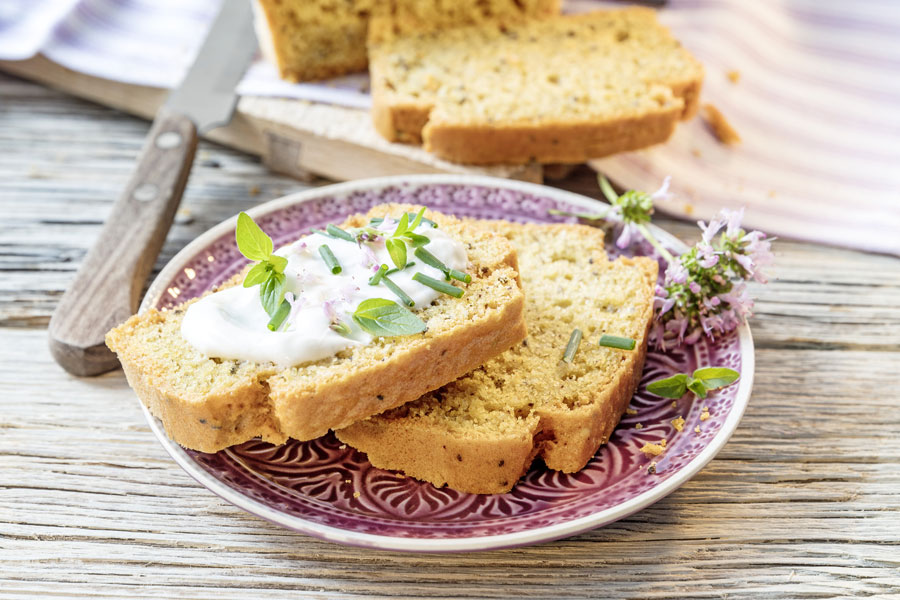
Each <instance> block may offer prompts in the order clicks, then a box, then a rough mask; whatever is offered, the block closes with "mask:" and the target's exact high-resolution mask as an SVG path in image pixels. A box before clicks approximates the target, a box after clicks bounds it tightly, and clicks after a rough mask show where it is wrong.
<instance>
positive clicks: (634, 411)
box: [625, 408, 637, 415]
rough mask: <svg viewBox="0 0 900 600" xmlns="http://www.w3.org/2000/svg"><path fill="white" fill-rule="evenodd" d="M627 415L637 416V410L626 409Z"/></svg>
mask: <svg viewBox="0 0 900 600" xmlns="http://www.w3.org/2000/svg"><path fill="white" fill-rule="evenodd" d="M625 414H626V415H636V414H637V410H635V409H633V408H626V409H625Z"/></svg>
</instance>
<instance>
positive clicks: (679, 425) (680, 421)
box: [672, 415, 684, 431]
mask: <svg viewBox="0 0 900 600" xmlns="http://www.w3.org/2000/svg"><path fill="white" fill-rule="evenodd" d="M672 427H674V428H675V431H681V430H682V429H684V417H682V416H681V415H679V416H678V418H677V419H672Z"/></svg>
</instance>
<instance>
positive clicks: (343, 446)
mask: <svg viewBox="0 0 900 600" xmlns="http://www.w3.org/2000/svg"><path fill="white" fill-rule="evenodd" d="M346 449H347V444H341V445H340V446H338V450H346Z"/></svg>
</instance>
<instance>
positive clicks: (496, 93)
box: [369, 7, 703, 164]
mask: <svg viewBox="0 0 900 600" xmlns="http://www.w3.org/2000/svg"><path fill="white" fill-rule="evenodd" d="M394 24H395V20H394V19H393V18H392V17H390V16H388V17H376V18H373V20H372V23H371V24H370V29H369V40H370V41H369V55H370V66H369V70H370V73H371V79H372V102H373V108H372V111H373V120H374V123H375V128H376V129H377V130H378V131H379V132H380V133H381V135H383V136H384V137H385V138H387V139H389V140H391V141H403V142H410V143H419V142H424V144H425V148H426V149H427V150H430V151H432V152H434V153H435V154H437V155H438V156H440V157H441V158H444V159H446V160H450V161H454V162H461V163H471V164H511V163H517V164H518V163H527V162H529V161H538V162H563V163H573V162H583V161H584V160H586V159H589V158H597V157H602V156H606V155H609V154H613V153H616V152H621V151H625V150H635V149H638V148H643V147H646V146H649V145H652V144H656V143H660V142H663V141H665V140H666V139H668V138H669V136H670V135H671V134H672V133H673V131H674V129H675V126H676V124H677V122H678V121H679V120H680V119H686V118H689V117H691V116H693V115H694V114H695V113H696V111H697V106H698V96H699V93H700V86H701V83H702V80H703V67H702V66H701V65H700V63H699V62H697V60H696V59H694V58H693V57H692V56H691V55H690V53H689V52H687V50H685V49H684V48H683V47H682V46H681V44H680V43H679V42H678V40H676V39H675V38H674V37H672V35H671V34H670V33H669V31H668V30H667V29H666V28H665V27H663V26H662V25H660V24H659V22H658V21H657V20H656V14H655V12H654V11H653V10H651V9H646V8H639V7H632V8H627V9H623V10H610V11H596V12H592V13H586V14H576V15H561V16H556V17H552V18H547V19H527V20H510V19H504V18H502V17H500V18H496V19H493V20H491V21H485V22H483V23H480V24H477V25H471V26H465V27H455V28H454V27H445V28H439V29H435V28H428V27H427V26H424V25H423V26H421V27H420V28H419V29H418V31H417V30H415V29H414V28H407V29H406V30H405V29H403V28H400V29H399V33H395V32H394V31H395V29H396V27H395V25H394Z"/></svg>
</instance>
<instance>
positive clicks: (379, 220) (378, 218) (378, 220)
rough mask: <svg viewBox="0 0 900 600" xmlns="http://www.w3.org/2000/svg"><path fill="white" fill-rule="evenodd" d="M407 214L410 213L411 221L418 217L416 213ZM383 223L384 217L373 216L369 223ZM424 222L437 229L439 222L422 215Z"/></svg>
mask: <svg viewBox="0 0 900 600" xmlns="http://www.w3.org/2000/svg"><path fill="white" fill-rule="evenodd" d="M407 215H409V219H410V222H412V220H413V219H415V218H416V213H407ZM382 223H384V217H373V218H372V219H371V220H370V221H369V225H381V224H382ZM422 223H427V224H428V225H431V228H432V229H437V223H435V222H434V221H432V220H431V219H426V218H425V217H422Z"/></svg>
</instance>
